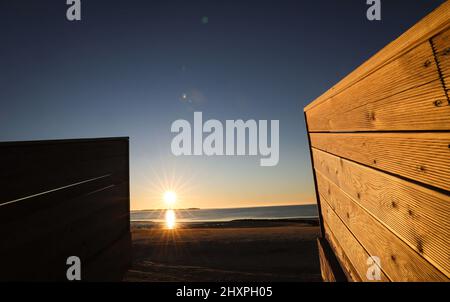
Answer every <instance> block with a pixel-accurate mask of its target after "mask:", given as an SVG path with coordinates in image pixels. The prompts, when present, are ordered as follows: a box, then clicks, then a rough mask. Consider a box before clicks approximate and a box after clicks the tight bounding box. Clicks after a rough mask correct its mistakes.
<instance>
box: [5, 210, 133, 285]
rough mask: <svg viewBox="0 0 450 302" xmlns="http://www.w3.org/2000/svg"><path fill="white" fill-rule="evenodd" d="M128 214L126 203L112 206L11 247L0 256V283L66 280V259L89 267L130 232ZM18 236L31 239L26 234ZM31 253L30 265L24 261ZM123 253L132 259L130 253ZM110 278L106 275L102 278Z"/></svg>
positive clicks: (104, 273)
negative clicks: (76, 260) (71, 257)
mask: <svg viewBox="0 0 450 302" xmlns="http://www.w3.org/2000/svg"><path fill="white" fill-rule="evenodd" d="M125 210H126V209H125V207H124V204H123V203H119V204H117V203H116V204H112V205H110V206H107V207H105V208H103V209H100V210H98V211H96V212H91V213H90V214H89V215H88V216H86V217H84V218H82V219H79V220H77V221H74V222H72V223H70V224H68V225H64V226H61V227H58V228H54V229H52V230H50V231H48V232H46V233H42V232H40V233H39V236H33V238H34V240H33V241H29V240H26V242H25V243H23V244H15V245H8V246H7V248H6V249H2V250H1V252H0V255H1V257H0V265H1V267H2V270H1V271H0V280H7V281H11V280H22V281H23V280H49V281H50V280H55V281H56V280H65V272H66V265H65V261H66V259H67V257H69V256H78V257H80V259H81V262H82V264H86V263H88V262H90V261H92V259H94V258H95V257H97V255H98V254H101V253H102V252H103V251H104V250H105V249H106V248H107V247H108V246H109V245H111V243H112V242H114V241H115V240H117V239H118V238H119V237H120V236H122V235H123V234H124V233H126V232H129V230H128V215H127V214H124V211H125ZM25 223H26V222H25ZM16 235H17V236H28V234H27V233H23V232H22V233H16ZM30 251H32V259H33V261H32V262H30V263H27V262H26V261H23V259H28V258H29V257H27V255H28V256H29V255H30ZM122 253H124V254H128V255H129V249H126V250H123V251H122ZM117 260H118V259H117ZM108 274H109V273H108V271H103V276H105V277H106V276H107V275H108ZM83 275H85V274H83Z"/></svg>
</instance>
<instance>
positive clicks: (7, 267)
mask: <svg viewBox="0 0 450 302" xmlns="http://www.w3.org/2000/svg"><path fill="white" fill-rule="evenodd" d="M128 152H129V151H128V139H106V140H105V139H100V140H74V141H72V140H70V141H50V142H23V143H22V142H13V143H1V144H0V155H4V157H2V158H1V164H2V168H3V167H6V168H5V169H4V170H2V171H1V172H0V180H2V183H3V184H5V183H6V184H7V186H5V187H4V190H2V192H1V193H0V195H1V197H2V198H5V200H6V202H3V203H1V204H0V238H1V240H0V267H1V269H0V280H3V281H12V280H18V281H23V280H30V281H31V280H39V281H43V280H48V281H49V280H53V281H56V280H65V279H66V276H65V272H66V269H67V265H66V259H67V257H69V256H72V255H75V256H78V257H80V258H81V260H82V266H83V265H85V264H87V263H90V265H89V266H90V267H91V269H92V272H95V274H96V276H97V277H96V279H97V280H102V279H104V280H107V279H108V278H113V279H114V280H118V279H119V278H120V277H121V276H119V277H118V275H116V274H110V271H117V272H118V271H122V270H123V268H120V269H119V270H116V269H117V267H123V266H126V265H128V264H129V262H124V260H123V259H125V258H127V257H128V258H129V256H130V246H129V245H127V246H126V245H123V244H122V245H120V248H121V250H120V251H118V250H116V251H115V252H114V253H110V251H106V250H105V249H107V248H108V247H111V246H112V244H113V243H114V242H116V241H117V240H118V239H119V238H121V237H124V236H125V235H126V234H128V235H127V236H128V237H129V232H130V226H129V220H130V217H129V172H128V171H129V162H128V160H129V159H128V156H129V154H128ZM16 168H17V169H16ZM103 173H109V174H107V175H102V174H103ZM99 174H100V175H99ZM88 176H99V177H95V179H86V177H88ZM20 180H24V182H20ZM75 180H83V182H81V183H73V181H75ZM66 182H68V183H66ZM62 184H69V186H64V187H62V188H61V187H59V186H60V185H62ZM2 188H3V187H2ZM46 188H49V189H53V188H57V189H58V190H53V191H51V192H42V190H45V189H46ZM24 192H26V194H28V193H34V194H33V195H32V196H28V195H25V196H24V197H26V198H20V199H14V200H9V199H8V198H10V197H14V196H18V197H22V196H23V195H24ZM37 193H39V194H37ZM36 194H37V195H36ZM2 201H4V200H2ZM128 242H129V241H128ZM118 253H120V254H118ZM106 254H109V256H108V258H107V259H109V260H108V261H107V262H105V263H109V265H111V267H110V270H106V269H105V267H103V268H98V267H97V264H96V262H95V261H93V259H100V258H98V257H99V256H100V255H106ZM114 257H116V258H115V259H113V258H114ZM27 259H30V261H27ZM82 274H83V269H82ZM83 277H86V278H88V277H90V276H89V274H88V275H86V274H83ZM88 279H89V278H88ZM108 280H110V279H108Z"/></svg>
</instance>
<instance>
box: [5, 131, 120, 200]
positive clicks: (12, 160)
mask: <svg viewBox="0 0 450 302" xmlns="http://www.w3.org/2000/svg"><path fill="white" fill-rule="evenodd" d="M127 146H128V140H127V139H118V140H100V141H99V142H98V143H97V142H93V141H91V140H88V141H84V140H81V141H78V140H75V141H69V142H67V143H66V142H60V141H56V142H55V141H50V142H37V143H31V142H30V143H1V144H0V166H1V167H2V169H1V170H0V181H1V182H2V186H3V190H1V191H0V203H5V202H9V201H12V200H15V199H19V198H23V197H26V196H30V195H33V194H36V193H41V192H46V191H48V190H53V189H56V188H60V187H63V186H67V185H71V184H73V183H77V182H81V181H85V180H88V179H91V178H95V177H99V176H103V175H107V174H115V175H119V174H118V173H119V171H122V172H123V177H125V176H126V173H127V172H126V171H127V170H128V158H127V157H126V155H127Z"/></svg>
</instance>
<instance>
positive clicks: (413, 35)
mask: <svg viewBox="0 0 450 302" xmlns="http://www.w3.org/2000/svg"><path fill="white" fill-rule="evenodd" d="M449 20H450V1H445V2H444V3H443V4H442V5H441V6H440V7H438V8H437V9H436V10H434V11H433V12H432V13H431V14H429V15H428V16H426V17H425V18H423V19H422V20H421V21H420V22H418V23H417V24H416V25H414V26H413V27H411V28H410V29H409V30H408V31H406V32H405V33H404V34H402V35H401V36H400V37H399V38H397V39H396V40H394V41H393V42H391V43H390V44H388V45H387V46H386V47H384V48H383V49H382V50H381V51H379V52H378V53H376V54H375V55H374V56H372V57H371V58H370V59H369V60H367V61H366V62H365V63H364V64H362V65H361V66H360V67H358V68H357V69H355V70H354V71H353V72H352V73H350V74H349V75H347V76H346V77H345V78H344V79H343V80H341V81H340V82H339V83H337V84H336V85H334V86H333V87H332V88H331V89H329V90H328V91H327V92H325V93H324V94H323V95H321V96H320V97H318V98H317V99H316V100H315V101H314V102H312V103H311V104H309V105H308V106H306V107H305V111H309V110H310V109H312V108H314V107H316V106H318V105H320V104H322V103H323V102H324V101H326V100H328V99H329V98H331V97H334V96H336V95H337V94H339V93H341V92H342V91H344V90H345V89H347V88H348V87H350V86H353V85H355V84H356V83H357V82H358V81H360V80H362V79H364V78H366V77H367V76H369V75H370V74H371V73H374V72H376V71H377V70H379V69H380V68H383V67H384V66H385V65H387V64H389V63H390V62H392V61H394V60H395V59H397V58H399V57H401V56H403V55H404V54H405V53H407V52H408V51H410V50H411V49H413V48H415V47H417V46H418V45H420V44H422V43H424V42H426V41H428V40H429V39H430V38H432V37H433V36H435V35H437V34H438V33H440V32H442V31H443V30H444V29H445V28H447V27H448V26H449V24H450V21H449Z"/></svg>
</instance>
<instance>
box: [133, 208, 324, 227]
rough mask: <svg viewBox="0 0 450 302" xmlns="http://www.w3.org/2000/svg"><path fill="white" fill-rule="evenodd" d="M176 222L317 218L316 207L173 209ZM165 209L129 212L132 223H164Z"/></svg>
mask: <svg viewBox="0 0 450 302" xmlns="http://www.w3.org/2000/svg"><path fill="white" fill-rule="evenodd" d="M174 211H175V214H176V220H177V222H182V223H183V222H184V223H187V222H216V221H220V222H227V221H234V220H258V219H272V220H275V219H299V218H304V219H306V218H317V217H318V210H317V205H315V204H311V205H287V206H261V207H243V208H222V209H198V208H190V209H178V210H177V209H174ZM165 212H166V210H165V209H158V210H139V211H132V212H131V221H132V222H164V221H165Z"/></svg>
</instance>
